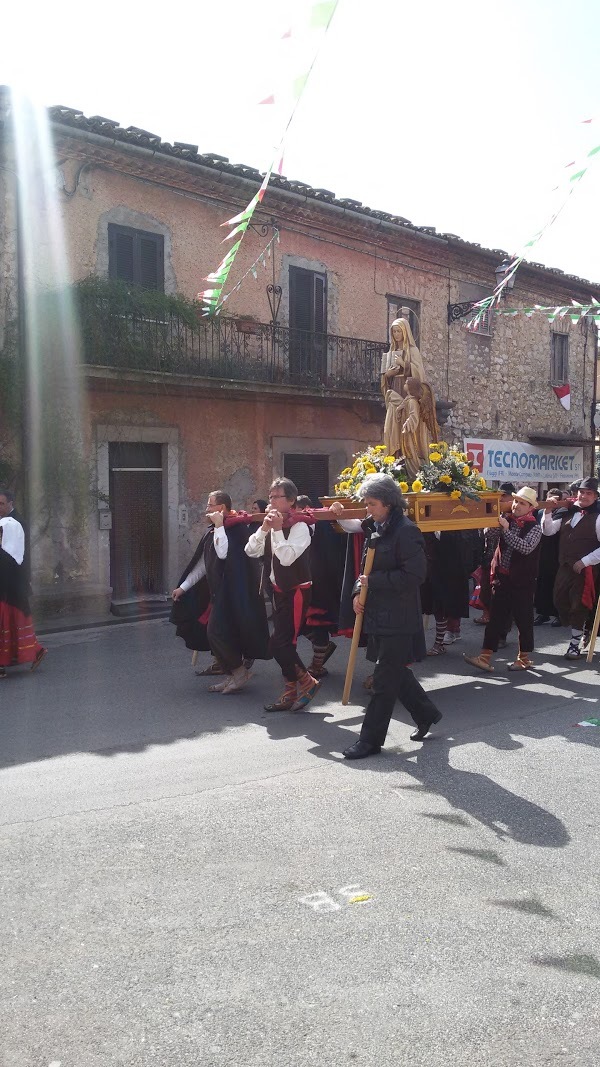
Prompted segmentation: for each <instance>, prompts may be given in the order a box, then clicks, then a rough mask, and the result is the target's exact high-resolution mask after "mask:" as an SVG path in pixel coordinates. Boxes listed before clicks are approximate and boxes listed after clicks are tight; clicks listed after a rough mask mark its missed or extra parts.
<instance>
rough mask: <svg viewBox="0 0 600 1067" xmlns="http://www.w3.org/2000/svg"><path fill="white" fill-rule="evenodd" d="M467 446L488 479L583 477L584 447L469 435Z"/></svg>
mask: <svg viewBox="0 0 600 1067" xmlns="http://www.w3.org/2000/svg"><path fill="white" fill-rule="evenodd" d="M464 450H465V452H466V454H467V456H468V459H469V463H470V464H471V465H472V466H473V467H477V470H478V471H480V473H481V474H483V477H484V478H485V480H486V482H492V481H495V482H504V481H517V480H518V481H521V482H525V481H527V480H528V479H529V480H530V481H532V482H548V481H551V482H575V481H577V479H578V478H583V448H554V447H548V448H540V447H538V446H537V445H526V444H524V442H523V441H482V440H481V439H480V438H479V439H477V438H475V437H465V445H464Z"/></svg>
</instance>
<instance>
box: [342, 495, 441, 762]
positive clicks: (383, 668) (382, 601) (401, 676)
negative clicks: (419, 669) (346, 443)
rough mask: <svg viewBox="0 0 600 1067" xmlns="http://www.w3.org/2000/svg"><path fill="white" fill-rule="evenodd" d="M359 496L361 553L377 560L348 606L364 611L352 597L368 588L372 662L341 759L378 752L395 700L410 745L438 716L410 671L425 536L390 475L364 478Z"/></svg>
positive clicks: (419, 655)
mask: <svg viewBox="0 0 600 1067" xmlns="http://www.w3.org/2000/svg"><path fill="white" fill-rule="evenodd" d="M358 495H359V498H360V499H361V500H362V501H363V502H364V503H365V504H366V507H367V513H368V516H367V518H366V520H365V521H364V522H363V524H362V528H363V530H364V532H365V535H366V540H365V555H366V550H367V548H368V547H371V548H374V549H375V558H374V560H373V569H372V571H371V574H370V575H369V576H368V577H367V576H365V575H364V574H360V575H359V577H358V579H357V581H356V585H355V588H354V590H353V595H354V601H353V602H354V610H355V612H357V613H359V612H360V611H363V608H362V607H361V605H360V604H359V599H358V594H359V592H360V588H361V586H366V587H367V600H366V604H365V606H364V622H363V628H364V631H365V633H366V634H368V635H370V636H372V637H373V638H374V639H375V643H376V647H377V663H376V666H375V671H374V675H373V688H372V690H371V694H372V695H371V700H370V701H369V705H368V707H367V710H366V712H365V720H364V722H363V726H362V730H361V732H360V737H359V739H358V741H357V742H356V743H355V744H354V745H352V746H351V747H350V748H347V749H346V750H345V752H344V756H345V757H346V759H363V758H364V757H365V756H372V755H375V754H376V753H378V752H381V747H382V745H383V743H384V741H385V738H386V734H387V731H388V727H389V725H390V719H391V717H392V712H393V710H394V704H395V703H396V699H398V700H400V701H401V703H402V704H404V707H405V708H406V709H407V711H409V712H410V714H411V716H412V718H413V719H414V721H415V723H416V724H417V730H416V731H415V732H414V733H413V734H411V740H412V741H422V740H423V738H424V737H425V736H426V735H427V734H428V733H429V729H430V727H431V726H432V725H433V723H436V722H439V721H440V719H441V717H442V716H441V712H439V711H438V709H437V708H436V706H435V704H434V703H433V702H432V701H431V700H430V699H429V697H428V696H427V694H426V692H425V690H424V689H423V687H422V686H421V684H420V683H419V682H418V681H417V679H416V678H415V676H414V674H413V673H412V671H411V670H410V668H409V664H410V663H415V662H417V661H418V660H421V659H423V658H424V656H425V654H426V646H425V635H424V633H423V616H422V613H421V597H420V592H419V590H420V587H421V584H422V583H423V581H424V580H425V576H426V572H427V563H426V559H425V546H424V540H423V534H422V533H421V531H420V530H419V528H418V527H417V526H415V524H414V523H413V522H411V521H410V519H408V518H407V517H406V515H405V514H404V509H405V506H406V505H405V501H404V499H403V497H402V494H401V492H400V488H399V486H398V484H397V482H395V481H394V479H393V478H391V477H390V476H389V475H387V474H370V475H369V476H368V477H367V478H365V480H364V482H363V483H362V485H361V487H360V489H359V493H358ZM343 525H344V527H346V526H347V525H348V524H346V523H344V524H343ZM364 559H365V556H363V565H364Z"/></svg>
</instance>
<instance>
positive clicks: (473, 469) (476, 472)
mask: <svg viewBox="0 0 600 1067" xmlns="http://www.w3.org/2000/svg"><path fill="white" fill-rule="evenodd" d="M471 474H479V471H478V470H477V467H471Z"/></svg>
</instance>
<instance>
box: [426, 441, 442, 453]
mask: <svg viewBox="0 0 600 1067" xmlns="http://www.w3.org/2000/svg"><path fill="white" fill-rule="evenodd" d="M439 447H440V446H439V445H438V443H437V441H432V442H431V444H430V446H429V450H430V451H431V449H432V448H439Z"/></svg>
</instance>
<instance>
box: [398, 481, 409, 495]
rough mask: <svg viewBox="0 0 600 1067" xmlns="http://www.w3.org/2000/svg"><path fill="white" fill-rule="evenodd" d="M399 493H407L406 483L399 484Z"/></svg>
mask: <svg viewBox="0 0 600 1067" xmlns="http://www.w3.org/2000/svg"><path fill="white" fill-rule="evenodd" d="M400 492H401V493H408V482H400Z"/></svg>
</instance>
